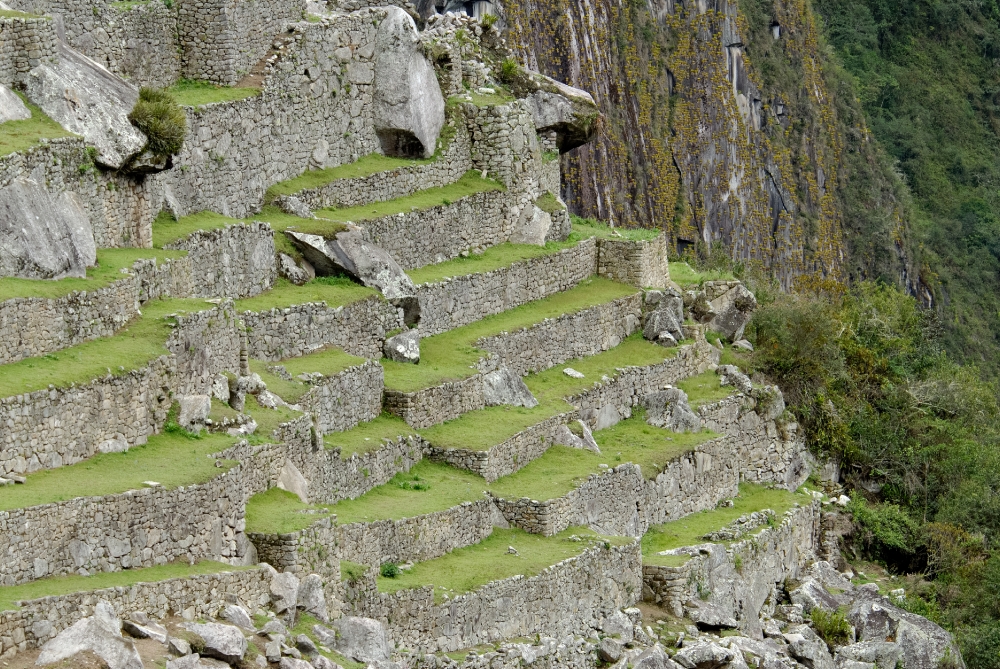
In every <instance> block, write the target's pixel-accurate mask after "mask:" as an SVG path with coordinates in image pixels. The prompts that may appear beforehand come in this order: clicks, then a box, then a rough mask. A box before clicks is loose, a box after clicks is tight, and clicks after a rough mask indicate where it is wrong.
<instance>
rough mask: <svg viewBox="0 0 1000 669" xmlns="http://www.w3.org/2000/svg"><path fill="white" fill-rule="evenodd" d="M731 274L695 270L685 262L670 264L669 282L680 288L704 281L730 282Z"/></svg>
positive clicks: (720, 271) (719, 271)
mask: <svg viewBox="0 0 1000 669" xmlns="http://www.w3.org/2000/svg"><path fill="white" fill-rule="evenodd" d="M734 278H735V277H734V276H733V275H732V273H731V272H725V271H722V270H697V269H695V268H693V267H691V265H689V264H687V263H686V262H672V263H670V280H671V281H673V282H674V283H676V284H678V285H680V286H690V285H694V284H697V285H701V284H703V283H704V282H706V281H731V280H732V279H734Z"/></svg>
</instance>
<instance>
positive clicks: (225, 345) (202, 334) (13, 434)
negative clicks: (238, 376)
mask: <svg viewBox="0 0 1000 669" xmlns="http://www.w3.org/2000/svg"><path fill="white" fill-rule="evenodd" d="M177 324H178V325H177V328H176V330H175V331H174V332H173V333H172V334H171V336H170V338H169V339H168V341H167V350H169V351H171V352H172V353H173V354H172V355H164V356H160V357H159V358H156V359H154V360H152V361H151V362H150V363H149V364H148V365H146V366H145V367H144V368H142V369H137V370H133V371H129V372H126V373H121V374H120V375H117V376H116V375H114V374H110V373H109V374H108V375H107V376H105V377H102V378H100V379H95V380H93V381H91V382H90V383H87V384H83V385H78V386H72V387H70V388H53V389H48V390H37V391H34V392H31V393H25V394H22V395H15V396H12V397H7V398H4V399H2V400H0V424H2V425H4V426H5V430H4V433H3V442H2V444H0V476H2V475H3V474H5V473H10V472H14V473H18V474H23V473H26V472H32V471H36V470H39V469H51V468H54V467H61V466H63V465H67V464H72V463H74V462H79V461H80V460H83V459H85V458H88V457H90V456H91V455H93V454H94V453H96V452H97V451H98V450H99V449H101V448H102V446H103V445H105V444H106V442H118V443H119V444H120V443H122V442H124V443H127V444H128V445H130V446H134V445H139V444H144V443H146V438H147V437H148V436H149V435H151V434H153V433H155V432H157V431H159V430H160V428H162V426H163V423H164V421H165V420H166V412H167V411H168V410H169V408H170V402H171V395H172V394H180V395H186V394H205V393H207V390H208V388H210V387H211V384H212V380H213V379H214V377H215V375H216V374H218V373H219V372H222V371H223V370H229V371H238V370H239V351H240V341H241V339H242V334H241V332H240V329H239V327H238V324H237V322H236V319H235V315H234V314H233V313H232V309H231V306H223V307H219V308H216V309H209V310H208V311H204V312H200V313H198V314H190V315H187V316H179V317H178V318H177Z"/></svg>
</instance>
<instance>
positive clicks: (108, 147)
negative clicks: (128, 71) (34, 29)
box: [24, 44, 146, 169]
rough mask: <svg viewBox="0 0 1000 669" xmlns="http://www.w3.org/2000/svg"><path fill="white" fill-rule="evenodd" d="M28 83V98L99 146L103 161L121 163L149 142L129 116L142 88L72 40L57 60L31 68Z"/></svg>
mask: <svg viewBox="0 0 1000 669" xmlns="http://www.w3.org/2000/svg"><path fill="white" fill-rule="evenodd" d="M24 86H25V93H26V94H27V96H28V99H29V100H31V101H32V102H34V103H35V104H36V105H38V106H39V107H41V108H42V111H44V112H45V113H46V114H48V116H50V117H51V118H52V120H53V121H55V122H56V123H58V124H59V125H61V126H62V127H64V128H66V129H67V130H69V131H70V132H74V133H76V134H78V135H83V137H84V139H86V140H87V144H89V145H92V146H94V148H96V149H97V156H96V158H95V159H96V161H97V162H98V163H100V164H101V165H104V166H105V167H110V168H111V169H120V168H122V167H125V166H126V165H128V164H129V163H130V162H132V160H133V159H134V158H136V157H137V156H139V154H141V153H142V151H143V149H144V148H145V147H146V136H145V135H144V134H142V133H141V132H139V130H138V129H136V128H135V126H133V125H132V122H131V121H129V120H128V115H129V113H130V112H131V111H132V108H133V107H135V103H136V102H137V101H138V99H139V89H138V88H136V87H135V86H133V85H132V84H130V83H128V82H127V81H125V80H124V79H121V78H120V77H116V76H115V75H113V74H111V73H110V72H108V71H107V70H106V69H104V68H103V67H101V66H100V65H98V64H97V63H95V62H94V61H92V60H91V59H89V58H87V57H86V56H84V55H83V54H81V53H78V52H76V51H74V50H73V49H70V48H69V47H67V46H66V45H64V44H63V45H60V52H59V60H58V61H57V62H55V63H42V64H41V65H38V66H36V67H35V68H33V69H32V70H31V71H30V72H28V74H27V75H26V76H25V78H24Z"/></svg>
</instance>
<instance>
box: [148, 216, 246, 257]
mask: <svg viewBox="0 0 1000 669" xmlns="http://www.w3.org/2000/svg"><path fill="white" fill-rule="evenodd" d="M241 222H243V221H241V220H240V219H236V218H230V217H229V216H223V215H222V214H217V213H215V212H214V211H199V212H198V213H197V214H191V215H189V216H182V217H181V218H179V219H177V220H174V217H173V216H171V215H170V212H168V211H161V212H160V214H159V215H158V216H157V217H156V220H154V221H153V248H156V249H162V248H163V247H164V246H165V245H167V244H169V243H171V242H175V241H177V240H178V239H183V238H184V237H187V236H188V235H190V234H193V233H195V232H198V231H199V230H218V229H220V228H224V227H226V226H229V225H235V224H237V223H241Z"/></svg>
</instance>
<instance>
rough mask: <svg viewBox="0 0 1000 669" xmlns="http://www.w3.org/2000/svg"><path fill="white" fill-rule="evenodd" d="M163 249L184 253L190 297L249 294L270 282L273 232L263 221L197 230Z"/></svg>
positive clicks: (273, 272) (273, 270) (274, 268)
mask: <svg viewBox="0 0 1000 669" xmlns="http://www.w3.org/2000/svg"><path fill="white" fill-rule="evenodd" d="M164 248H168V249H177V250H183V251H187V252H188V258H190V261H191V267H192V269H194V270H195V271H193V272H192V277H191V278H192V288H193V292H192V293H191V297H223V298H227V297H228V298H232V299H239V298H243V297H252V296H254V295H257V294H259V293H263V292H264V291H266V290H270V289H271V287H272V286H273V285H274V280H275V279H276V278H277V276H278V270H277V266H276V265H275V260H274V232H273V231H272V230H271V226H269V225H268V224H266V223H260V222H256V221H255V222H253V223H239V224H237V225H228V226H226V227H224V228H219V229H216V230H207V231H199V232H195V233H194V234H191V235H188V236H187V237H185V238H184V239H180V240H178V241H176V242H172V243H170V244H167V245H166V246H165V247H164Z"/></svg>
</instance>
